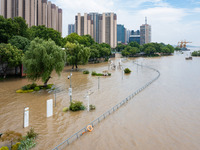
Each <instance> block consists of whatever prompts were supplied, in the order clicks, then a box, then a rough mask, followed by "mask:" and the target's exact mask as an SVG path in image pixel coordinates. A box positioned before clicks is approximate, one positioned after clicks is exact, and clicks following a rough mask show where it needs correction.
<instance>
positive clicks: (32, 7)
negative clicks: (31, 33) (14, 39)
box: [0, 0, 62, 35]
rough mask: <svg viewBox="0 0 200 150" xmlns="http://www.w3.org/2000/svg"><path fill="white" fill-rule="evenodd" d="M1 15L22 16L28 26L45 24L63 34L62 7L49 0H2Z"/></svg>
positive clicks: (5, 16) (6, 16)
mask: <svg viewBox="0 0 200 150" xmlns="http://www.w3.org/2000/svg"><path fill="white" fill-rule="evenodd" d="M0 15H2V16H3V17H4V18H14V17H22V18H24V19H25V20H26V23H27V24H28V27H31V26H38V25H44V26H46V27H48V28H53V29H54V30H57V31H59V32H60V33H61V35H62V9H60V8H58V6H56V5H55V4H53V3H51V1H48V0H0Z"/></svg>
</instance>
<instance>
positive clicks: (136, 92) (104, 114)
mask: <svg viewBox="0 0 200 150" xmlns="http://www.w3.org/2000/svg"><path fill="white" fill-rule="evenodd" d="M133 63H134V64H136V65H138V66H142V67H145V68H148V69H151V70H153V71H155V72H157V73H158V75H157V76H156V77H155V78H154V79H152V80H151V81H149V82H148V83H146V84H145V85H144V86H142V87H141V88H139V89H138V90H137V91H135V92H134V93H132V94H131V95H129V96H128V97H127V98H125V99H124V100H122V101H121V102H119V103H118V104H117V105H115V106H114V107H112V108H111V109H109V110H108V111H106V112H105V113H103V114H102V115H101V116H99V117H98V118H97V119H95V120H93V121H92V122H90V123H89V124H88V125H92V127H94V126H95V125H96V124H98V123H99V122H100V121H101V120H103V119H105V118H106V117H107V116H109V115H110V114H111V113H113V112H114V111H115V110H117V109H118V108H119V107H121V106H122V105H124V104H125V103H126V102H128V101H129V100H131V98H133V97H134V96H135V95H137V94H138V93H140V92H141V91H142V90H144V89H145V88H147V87H148V86H149V85H150V84H152V83H153V82H154V81H156V80H157V79H158V78H159V77H160V72H159V71H158V70H157V69H155V68H152V67H149V66H144V65H140V64H138V63H135V62H133ZM88 125H86V126H85V127H84V128H82V129H81V130H79V131H78V132H76V133H74V134H73V135H72V136H70V137H69V138H68V139H66V140H65V141H63V142H62V143H60V144H59V145H58V146H56V147H55V148H54V149H53V150H59V149H63V148H64V147H65V146H66V145H65V144H67V145H68V144H70V143H72V142H73V141H74V140H75V139H78V138H79V137H80V136H82V135H83V134H84V133H85V132H86V131H87V126H88Z"/></svg>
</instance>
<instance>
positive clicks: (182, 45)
mask: <svg viewBox="0 0 200 150" xmlns="http://www.w3.org/2000/svg"><path fill="white" fill-rule="evenodd" d="M187 43H192V42H187V41H186V40H185V41H181V42H178V46H177V47H180V48H186V45H187Z"/></svg>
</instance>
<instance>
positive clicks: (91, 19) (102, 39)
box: [75, 13, 117, 48]
mask: <svg viewBox="0 0 200 150" xmlns="http://www.w3.org/2000/svg"><path fill="white" fill-rule="evenodd" d="M75 32H76V33H77V34H78V35H87V34H89V35H91V36H92V38H93V39H94V40H95V42H98V43H108V44H110V46H111V47H112V48H115V47H116V46H117V15H116V14H114V13H103V14H98V13H89V14H87V13H85V14H84V16H81V14H80V13H78V15H77V16H75Z"/></svg>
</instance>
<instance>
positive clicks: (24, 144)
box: [18, 138, 36, 150]
mask: <svg viewBox="0 0 200 150" xmlns="http://www.w3.org/2000/svg"><path fill="white" fill-rule="evenodd" d="M35 145H36V143H35V139H34V138H31V139H29V138H26V139H24V140H22V141H21V144H20V145H19V147H18V150H28V149H31V148H32V147H34V146H35Z"/></svg>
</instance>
